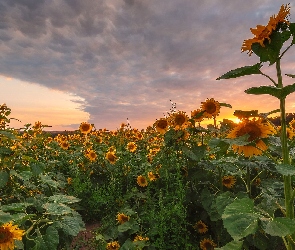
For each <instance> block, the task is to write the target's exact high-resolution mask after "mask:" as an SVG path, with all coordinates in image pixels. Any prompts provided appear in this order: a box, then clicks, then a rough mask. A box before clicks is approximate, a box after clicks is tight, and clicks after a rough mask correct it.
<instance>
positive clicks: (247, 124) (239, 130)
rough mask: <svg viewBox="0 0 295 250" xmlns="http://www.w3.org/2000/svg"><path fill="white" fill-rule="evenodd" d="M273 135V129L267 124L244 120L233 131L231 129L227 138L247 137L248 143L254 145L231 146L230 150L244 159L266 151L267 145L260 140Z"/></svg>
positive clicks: (259, 121)
mask: <svg viewBox="0 0 295 250" xmlns="http://www.w3.org/2000/svg"><path fill="white" fill-rule="evenodd" d="M273 133H274V128H273V127H272V126H271V125H270V124H269V123H267V122H263V121H262V120H261V119H259V120H255V119H254V120H244V121H242V122H241V123H239V124H238V125H237V126H236V127H235V128H234V129H232V130H231V131H230V132H229V134H228V135H227V138H232V139H235V138H238V137H240V136H243V135H249V137H248V142H249V143H255V146H252V145H244V146H239V145H233V146H232V148H233V150H234V151H235V152H237V153H238V154H244V156H246V157H250V156H253V155H262V153H263V151H265V150H267V148H268V147H267V145H266V144H265V143H264V142H263V141H262V140H261V138H267V137H268V136H269V135H271V134H273Z"/></svg>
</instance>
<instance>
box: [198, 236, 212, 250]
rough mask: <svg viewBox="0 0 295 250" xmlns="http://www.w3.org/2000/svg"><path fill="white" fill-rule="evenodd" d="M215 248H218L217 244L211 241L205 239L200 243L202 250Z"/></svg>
mask: <svg viewBox="0 0 295 250" xmlns="http://www.w3.org/2000/svg"><path fill="white" fill-rule="evenodd" d="M214 247H216V244H215V243H214V241H213V240H211V239H208V238H205V239H203V240H201V242H200V248H201V249H202V250H213V249H214Z"/></svg>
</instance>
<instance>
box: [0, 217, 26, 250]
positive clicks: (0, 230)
mask: <svg viewBox="0 0 295 250" xmlns="http://www.w3.org/2000/svg"><path fill="white" fill-rule="evenodd" d="M24 234H25V231H24V230H21V229H19V228H18V226H13V225H12V222H9V223H5V224H3V225H2V226H0V249H1V250H11V249H14V241H15V240H22V236H23V235H24Z"/></svg>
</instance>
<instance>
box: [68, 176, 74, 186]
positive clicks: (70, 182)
mask: <svg viewBox="0 0 295 250" xmlns="http://www.w3.org/2000/svg"><path fill="white" fill-rule="evenodd" d="M67 182H68V184H69V185H71V184H72V182H73V179H72V178H71V177H68V178H67Z"/></svg>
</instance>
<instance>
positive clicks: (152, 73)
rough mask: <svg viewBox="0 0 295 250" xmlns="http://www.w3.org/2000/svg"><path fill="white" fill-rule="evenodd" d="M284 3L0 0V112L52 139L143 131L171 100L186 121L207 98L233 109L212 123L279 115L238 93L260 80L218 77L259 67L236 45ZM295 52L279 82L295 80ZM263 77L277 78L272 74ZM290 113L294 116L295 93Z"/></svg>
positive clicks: (261, 99)
mask: <svg viewBox="0 0 295 250" xmlns="http://www.w3.org/2000/svg"><path fill="white" fill-rule="evenodd" d="M282 4H287V2H283V1H281V0H276V1H273V0H247V1H244V0H235V1H232V0H203V1H201V0H161V1H158V0H148V1H147V0H83V1H81V0H38V1H36V0H0V52H1V53H0V104H1V103H6V104H7V106H8V107H10V108H11V109H12V113H11V116H10V117H13V118H17V119H18V120H19V121H18V120H12V123H11V126H13V127H23V126H24V124H27V123H32V124H33V123H34V122H36V121H41V122H42V124H46V125H50V126H51V127H50V128H48V130H58V131H59V130H75V129H78V128H79V125H80V123H81V122H90V123H93V124H94V125H95V127H96V128H97V129H99V128H107V129H109V130H114V129H116V128H119V127H120V124H121V123H122V122H125V123H126V121H127V119H128V121H129V122H130V124H131V127H133V128H138V129H145V128H146V127H147V126H150V125H152V124H153V123H154V122H155V121H156V119H159V118H162V117H164V116H165V115H167V112H169V110H170V108H171V106H172V105H171V101H172V102H174V103H176V108H177V110H181V111H184V112H186V114H187V115H189V116H190V112H191V111H193V110H195V109H198V108H200V105H201V102H204V101H206V99H207V98H214V99H215V100H217V101H219V102H224V103H228V104H231V105H232V108H227V107H222V108H221V113H220V116H219V117H218V119H219V120H222V119H223V118H233V113H234V111H235V110H252V109H258V110H259V112H269V111H271V110H274V109H277V108H278V107H279V102H278V101H277V100H276V98H274V97H268V96H266V95H260V96H253V95H247V94H245V93H244V90H245V89H247V88H250V87H254V86H260V85H270V84H271V82H270V81H269V80H268V79H267V78H266V77H263V76H260V75H255V76H246V77H241V78H236V79H230V80H219V81H217V80H216V78H218V77H219V76H220V75H222V74H224V73H226V72H227V71H229V70H231V69H235V68H238V67H242V66H246V65H253V64H255V63H257V62H258V61H259V60H258V58H257V57H256V56H255V55H254V54H253V55H252V56H250V57H249V56H248V55H247V53H245V52H244V53H241V45H242V43H243V41H244V40H245V39H249V38H252V36H253V35H252V33H251V32H250V28H255V27H256V25H258V24H262V25H264V24H265V25H266V24H267V22H268V19H269V17H270V16H271V15H274V14H277V13H278V11H279V9H280V6H281V5H282ZM290 6H291V17H290V21H291V22H295V21H294V19H295V5H294V4H292V3H291V4H290ZM293 13H294V15H293ZM294 53H295V50H294V48H292V49H291V50H290V51H289V53H288V54H286V55H285V56H284V58H283V60H282V71H283V74H285V73H289V74H295V61H294V58H295V57H294ZM262 71H263V72H264V73H267V74H270V75H271V76H274V77H275V75H274V71H275V68H274V67H269V66H268V65H264V67H263V68H262ZM283 80H284V84H291V83H293V82H292V79H290V78H288V77H287V78H284V79H283ZM170 100H171V101H170ZM287 112H295V98H294V95H293V96H292V95H291V96H289V97H288V98H287Z"/></svg>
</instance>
